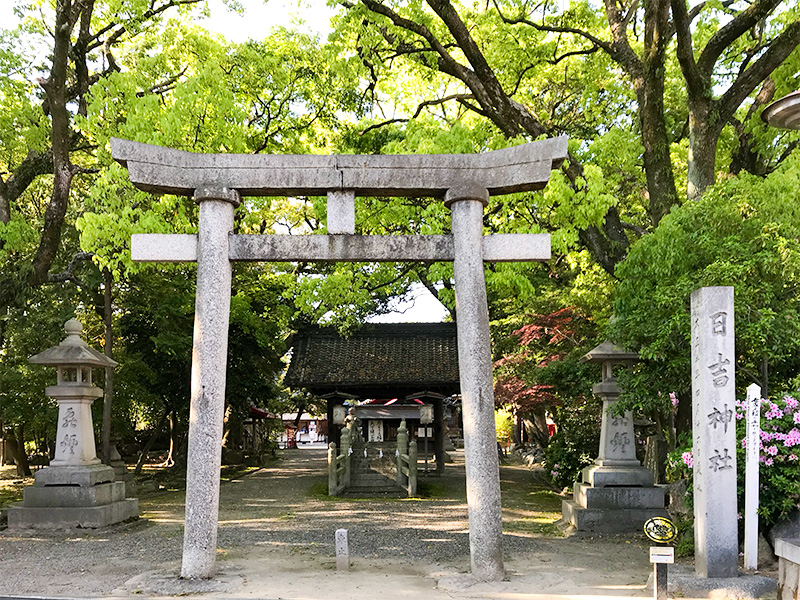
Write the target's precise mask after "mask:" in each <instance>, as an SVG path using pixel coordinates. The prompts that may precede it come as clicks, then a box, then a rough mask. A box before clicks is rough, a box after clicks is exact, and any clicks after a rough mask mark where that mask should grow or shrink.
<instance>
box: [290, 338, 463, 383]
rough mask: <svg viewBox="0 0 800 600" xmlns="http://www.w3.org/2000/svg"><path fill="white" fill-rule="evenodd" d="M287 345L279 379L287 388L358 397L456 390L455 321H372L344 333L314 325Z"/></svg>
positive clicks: (456, 353) (457, 381)
mask: <svg viewBox="0 0 800 600" xmlns="http://www.w3.org/2000/svg"><path fill="white" fill-rule="evenodd" d="M291 345H292V347H293V349H294V352H293V353H292V360H291V363H290V364H289V369H288V370H287V372H286V376H285V378H284V383H285V384H286V385H288V386H290V387H293V388H306V389H308V390H309V391H311V392H312V393H316V394H326V393H330V392H337V391H338V392H346V393H351V394H356V395H358V396H360V397H362V398H364V397H376V398H381V397H383V398H386V397H397V396H403V395H404V394H411V393H415V392H419V391H421V390H430V391H434V392H438V393H441V394H444V395H451V394H456V393H458V392H459V380H458V347H457V345H456V326H455V323H402V324H396V323H372V324H367V325H364V326H363V327H362V328H361V329H359V330H358V331H356V332H354V333H353V334H352V335H351V336H350V337H342V336H341V335H339V333H338V332H337V331H336V330H335V329H331V328H319V327H314V328H310V329H306V330H303V331H301V332H299V333H297V334H295V335H294V336H293V338H292V340H291Z"/></svg>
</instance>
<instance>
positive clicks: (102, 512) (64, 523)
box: [8, 498, 139, 529]
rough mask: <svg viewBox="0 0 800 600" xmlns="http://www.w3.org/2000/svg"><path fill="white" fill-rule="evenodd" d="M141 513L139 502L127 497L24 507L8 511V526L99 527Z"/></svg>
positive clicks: (39, 527) (21, 527)
mask: <svg viewBox="0 0 800 600" xmlns="http://www.w3.org/2000/svg"><path fill="white" fill-rule="evenodd" d="M138 515H139V501H138V500H137V499H136V498H126V499H124V500H121V501H119V502H113V503H111V504H104V505H101V506H83V507H46V508H44V507H21V506H12V507H10V508H9V510H8V528H9V529H72V528H74V527H82V528H92V529H95V528H98V527H106V526H108V525H112V524H114V523H119V522H121V521H125V520H127V519H131V518H133V517H137V516H138Z"/></svg>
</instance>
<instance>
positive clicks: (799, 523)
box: [767, 510, 800, 546]
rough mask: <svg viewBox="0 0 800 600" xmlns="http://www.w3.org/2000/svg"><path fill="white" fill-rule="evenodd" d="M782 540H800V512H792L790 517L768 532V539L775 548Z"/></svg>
mask: <svg viewBox="0 0 800 600" xmlns="http://www.w3.org/2000/svg"><path fill="white" fill-rule="evenodd" d="M781 538H784V539H800V510H794V511H792V512H790V513H789V516H787V517H786V518H785V519H784V520H782V521H780V522H778V523H776V524H775V525H773V526H772V527H771V528H770V530H769V531H767V539H768V540H769V541H770V542H771V543H772V545H773V546H774V545H775V544H776V542H777V540H778V539H781Z"/></svg>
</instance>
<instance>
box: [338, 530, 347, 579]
mask: <svg viewBox="0 0 800 600" xmlns="http://www.w3.org/2000/svg"><path fill="white" fill-rule="evenodd" d="M335 540H336V570H337V571H349V570H350V546H349V544H348V542H347V529H337V530H336V534H335Z"/></svg>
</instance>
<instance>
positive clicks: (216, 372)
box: [181, 190, 234, 578]
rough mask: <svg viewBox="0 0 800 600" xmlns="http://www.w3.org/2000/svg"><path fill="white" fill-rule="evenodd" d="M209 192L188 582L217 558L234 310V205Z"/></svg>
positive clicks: (203, 212)
mask: <svg viewBox="0 0 800 600" xmlns="http://www.w3.org/2000/svg"><path fill="white" fill-rule="evenodd" d="M225 192H226V190H220V194H219V195H220V197H221V199H220V200H215V199H213V194H211V193H209V192H208V191H206V192H205V193H204V199H203V200H202V201H200V218H199V231H198V244H197V251H198V261H197V299H196V301H195V322H194V345H193V347H192V383H191V403H190V409H189V443H188V460H187V468H186V527H185V529H184V543H183V566H182V568H181V575H182V576H183V577H187V578H196V577H201V578H205V577H211V576H212V575H213V574H214V571H215V561H216V553H217V515H218V512H219V468H220V463H221V460H222V428H223V419H224V412H225V372H226V365H227V354H228V320H229V313H230V304H231V263H230V261H229V260H228V234H229V233H230V232H231V230H232V229H233V208H234V206H233V202H232V201H231V200H230V198H229V197H228V195H227V194H226V193H225Z"/></svg>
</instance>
